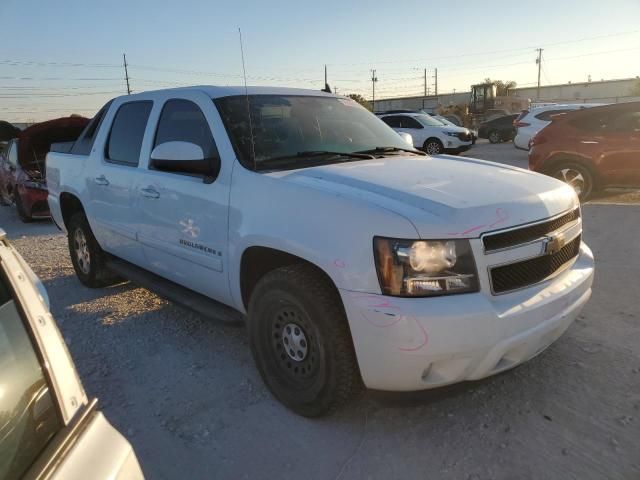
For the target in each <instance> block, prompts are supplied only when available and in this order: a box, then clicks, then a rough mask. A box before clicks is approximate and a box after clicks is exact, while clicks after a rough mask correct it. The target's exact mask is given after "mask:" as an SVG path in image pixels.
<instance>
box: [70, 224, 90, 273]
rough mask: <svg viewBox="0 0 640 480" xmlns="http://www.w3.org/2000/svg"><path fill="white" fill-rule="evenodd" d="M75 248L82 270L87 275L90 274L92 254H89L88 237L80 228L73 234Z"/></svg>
mask: <svg viewBox="0 0 640 480" xmlns="http://www.w3.org/2000/svg"><path fill="white" fill-rule="evenodd" d="M73 248H74V250H75V254H76V260H77V262H78V266H79V267H80V270H81V271H82V273H84V274H85V275H88V274H89V272H90V271H91V256H90V254H89V246H88V245H87V238H86V237H85V236H84V232H83V231H82V230H81V229H79V228H78V229H77V230H76V232H75V234H74V235H73Z"/></svg>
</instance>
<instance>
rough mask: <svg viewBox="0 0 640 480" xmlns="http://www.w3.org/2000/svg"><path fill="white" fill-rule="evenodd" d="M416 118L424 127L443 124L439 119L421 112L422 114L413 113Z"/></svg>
mask: <svg viewBox="0 0 640 480" xmlns="http://www.w3.org/2000/svg"><path fill="white" fill-rule="evenodd" d="M413 118H415V119H416V120H418V121H419V122H420V123H421V124H422V125H424V126H425V127H441V126H442V125H444V124H443V123H442V122H441V121H440V120H436V119H435V118H433V117H432V116H431V115H427V114H426V113H425V114H422V115H414V117H413Z"/></svg>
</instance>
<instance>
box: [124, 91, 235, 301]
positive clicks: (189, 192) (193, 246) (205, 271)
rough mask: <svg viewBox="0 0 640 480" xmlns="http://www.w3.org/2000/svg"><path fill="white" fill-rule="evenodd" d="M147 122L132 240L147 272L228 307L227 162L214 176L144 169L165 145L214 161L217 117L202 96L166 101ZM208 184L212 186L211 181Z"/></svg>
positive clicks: (219, 125) (218, 128)
mask: <svg viewBox="0 0 640 480" xmlns="http://www.w3.org/2000/svg"><path fill="white" fill-rule="evenodd" d="M159 103H160V104H159V105H158V108H157V110H156V111H155V114H154V117H153V118H152V120H151V123H152V124H153V130H154V131H153V141H152V142H151V144H150V147H149V149H148V150H147V151H145V152H144V157H145V160H144V163H145V165H146V166H147V170H146V175H145V178H144V182H142V183H140V184H139V185H138V189H137V191H136V192H135V195H136V196H137V201H136V202H137V205H138V209H139V213H138V214H137V217H138V218H139V224H138V227H139V229H138V239H139V241H140V243H141V244H142V247H143V250H144V254H145V257H146V259H147V262H148V267H147V268H148V269H150V270H152V271H153V272H155V273H157V274H158V275H161V276H163V277H165V278H168V279H169V280H172V281H174V282H176V283H179V284H180V285H183V286H185V287H187V288H190V289H192V290H195V291H197V292H199V293H202V294H204V295H207V296H209V297H211V298H214V299H216V300H218V301H220V302H223V303H230V301H231V300H230V293H229V282H228V278H227V271H226V268H225V265H226V260H227V255H228V252H227V232H228V209H229V189H230V177H231V164H232V162H230V161H229V162H224V161H223V162H222V165H221V168H220V171H219V172H218V174H217V177H215V178H213V179H211V178H209V179H207V182H205V181H204V178H203V177H202V176H200V175H190V174H186V173H177V172H167V171H159V170H156V169H153V168H152V167H151V166H150V155H151V151H152V150H153V148H155V147H156V146H158V145H161V144H163V143H166V142H173V141H182V142H189V143H194V144H196V145H198V146H199V147H200V148H202V151H203V153H204V154H205V158H212V157H215V156H218V157H219V153H218V147H217V145H216V140H215V139H214V134H213V132H219V135H222V134H224V128H223V126H222V122H221V120H220V116H219V115H218V112H217V110H216V108H215V106H214V104H213V101H212V100H211V98H210V97H208V96H207V95H205V94H204V93H202V92H188V93H183V94H181V95H179V96H167V98H165V100H164V101H159ZM211 180H213V181H211Z"/></svg>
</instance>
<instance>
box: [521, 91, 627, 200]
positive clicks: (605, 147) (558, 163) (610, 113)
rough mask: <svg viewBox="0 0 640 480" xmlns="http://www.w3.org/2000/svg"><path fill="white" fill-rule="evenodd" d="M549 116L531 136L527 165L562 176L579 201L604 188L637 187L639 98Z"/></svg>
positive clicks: (558, 176)
mask: <svg viewBox="0 0 640 480" xmlns="http://www.w3.org/2000/svg"><path fill="white" fill-rule="evenodd" d="M551 120H552V121H551V123H550V124H549V125H548V126H546V127H545V128H543V129H542V130H541V131H540V132H538V133H537V134H536V135H535V136H534V137H533V138H532V139H531V149H530V150H529V169H531V170H533V171H536V172H540V173H545V174H547V175H551V176H553V177H556V178H558V179H560V180H564V181H565V182H567V183H569V184H570V185H571V186H572V187H573V188H574V189H575V190H576V193H577V194H578V195H579V197H580V199H581V200H585V199H587V198H588V197H589V195H590V194H591V193H592V192H593V191H594V190H597V189H602V188H606V187H640V102H629V103H618V104H613V105H605V106H602V107H593V108H588V109H584V110H577V111H575V112H570V113H565V114H562V115H558V116H555V117H551Z"/></svg>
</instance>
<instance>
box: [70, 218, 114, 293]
mask: <svg viewBox="0 0 640 480" xmlns="http://www.w3.org/2000/svg"><path fill="white" fill-rule="evenodd" d="M67 230H68V235H67V240H68V244H69V254H70V255H71V263H72V264H73V269H74V270H75V272H76V275H77V276H78V279H79V280H80V281H81V282H82V283H83V284H84V285H86V286H87V287H91V288H99V287H105V286H107V285H112V284H114V283H116V282H117V281H118V280H119V279H118V277H117V275H115V274H114V273H113V272H112V271H111V270H109V269H108V268H107V266H106V255H105V253H104V251H103V250H102V248H100V245H99V244H98V242H97V241H96V238H95V237H94V236H93V232H92V231H91V227H90V226H89V222H88V221H87V217H86V216H85V214H84V213H82V212H78V213H75V214H74V215H73V216H72V217H71V220H69V225H68V228H67Z"/></svg>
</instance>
